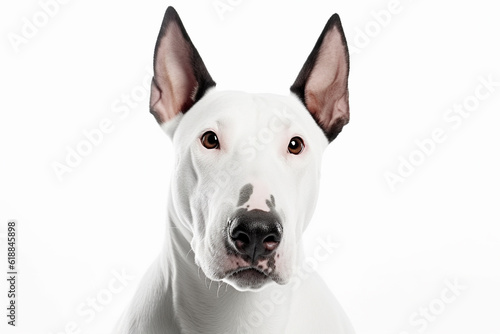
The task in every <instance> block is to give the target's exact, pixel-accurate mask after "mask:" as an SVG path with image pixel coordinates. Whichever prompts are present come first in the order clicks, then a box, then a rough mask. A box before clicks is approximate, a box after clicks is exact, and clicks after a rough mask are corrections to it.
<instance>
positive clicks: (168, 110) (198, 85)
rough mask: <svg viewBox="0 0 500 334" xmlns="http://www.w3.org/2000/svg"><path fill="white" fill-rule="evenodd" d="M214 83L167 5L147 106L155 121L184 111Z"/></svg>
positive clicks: (157, 45)
mask: <svg viewBox="0 0 500 334" xmlns="http://www.w3.org/2000/svg"><path fill="white" fill-rule="evenodd" d="M213 86H215V82H214V81H213V80H212V77H211V76H210V74H209V73H208V71H207V69H206V67H205V64H204V63H203V60H202V59H201V57H200V55H199V54H198V51H197V50H196V48H195V47H194V45H193V43H192V42H191V39H190V38H189V36H188V34H187V32H186V30H185V29H184V26H183V25H182V22H181V19H180V18H179V15H178V14H177V12H176V11H175V9H174V8H173V7H168V9H167V11H166V12H165V16H164V18H163V22H162V25H161V29H160V33H159V34H158V39H157V41H156V47H155V54H154V77H153V81H152V83H151V97H150V102H149V106H150V110H151V113H152V114H153V115H154V116H155V118H156V120H157V121H158V123H160V124H163V123H165V122H168V121H169V120H171V119H172V118H174V117H175V116H177V115H178V114H179V113H185V112H187V111H188V110H189V108H191V107H192V106H193V104H195V103H196V102H197V101H198V100H199V99H201V98H202V97H203V95H204V94H205V92H206V91H207V89H209V88H210V87H213Z"/></svg>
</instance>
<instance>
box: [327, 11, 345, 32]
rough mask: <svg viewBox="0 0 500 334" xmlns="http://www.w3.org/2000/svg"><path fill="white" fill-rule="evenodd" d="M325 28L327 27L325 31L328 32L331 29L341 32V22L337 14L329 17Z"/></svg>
mask: <svg viewBox="0 0 500 334" xmlns="http://www.w3.org/2000/svg"><path fill="white" fill-rule="evenodd" d="M326 26H327V30H330V29H332V28H333V27H337V28H340V30H343V29H342V22H341V21H340V16H339V14H337V13H335V14H333V15H332V16H331V17H330V19H329V20H328V22H327V23H326Z"/></svg>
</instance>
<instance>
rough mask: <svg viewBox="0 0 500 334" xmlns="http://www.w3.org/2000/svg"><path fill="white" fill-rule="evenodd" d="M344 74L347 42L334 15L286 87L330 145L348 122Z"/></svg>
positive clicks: (347, 59) (346, 66) (345, 78)
mask: <svg viewBox="0 0 500 334" xmlns="http://www.w3.org/2000/svg"><path fill="white" fill-rule="evenodd" d="M348 75H349V52H348V51H347V42H346V39H345V36H344V31H343V29H342V25H341V23H340V18H339V16H338V15H337V14H334V15H333V16H332V17H331V18H330V20H328V22H327V23H326V26H325V28H324V29H323V32H322V33H321V36H320V37H319V39H318V41H317V42H316V45H315V46H314V49H313V50H312V52H311V54H310V55H309V57H308V58H307V60H306V62H305V64H304V66H303V67H302V70H301V71H300V73H299V75H298V77H297V79H296V80H295V83H294V84H293V85H292V87H290V90H291V91H292V92H293V93H295V94H296V95H297V96H298V97H299V98H300V99H301V100H302V102H303V103H304V105H305V106H306V108H307V110H309V112H310V113H311V115H312V116H313V118H314V119H315V120H316V122H317V123H318V125H319V126H320V127H321V128H322V129H323V132H324V133H325V135H326V137H327V138H328V140H329V141H330V142H331V141H332V140H334V139H335V137H337V135H338V134H339V133H340V131H342V127H343V126H344V125H345V124H347V123H348V122H349V92H348V90H347V77H348Z"/></svg>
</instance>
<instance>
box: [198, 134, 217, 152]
mask: <svg viewBox="0 0 500 334" xmlns="http://www.w3.org/2000/svg"><path fill="white" fill-rule="evenodd" d="M201 144H202V145H203V146H204V147H205V148H206V149H209V150H212V149H214V148H219V138H217V135H216V134H215V132H213V131H207V132H205V133H204V134H203V136H201Z"/></svg>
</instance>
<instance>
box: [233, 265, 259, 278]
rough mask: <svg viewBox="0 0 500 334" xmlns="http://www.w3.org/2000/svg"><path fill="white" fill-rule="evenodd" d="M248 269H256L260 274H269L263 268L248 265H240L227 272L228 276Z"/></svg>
mask: <svg viewBox="0 0 500 334" xmlns="http://www.w3.org/2000/svg"><path fill="white" fill-rule="evenodd" d="M246 270H255V271H257V272H258V273H259V274H262V275H264V276H266V277H267V276H269V275H268V274H267V273H265V272H264V271H263V270H261V269H259V268H258V267H256V266H246V267H239V268H237V269H234V270H231V271H229V272H227V273H226V276H227V277H230V276H234V275H236V274H239V273H241V272H243V271H246Z"/></svg>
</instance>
